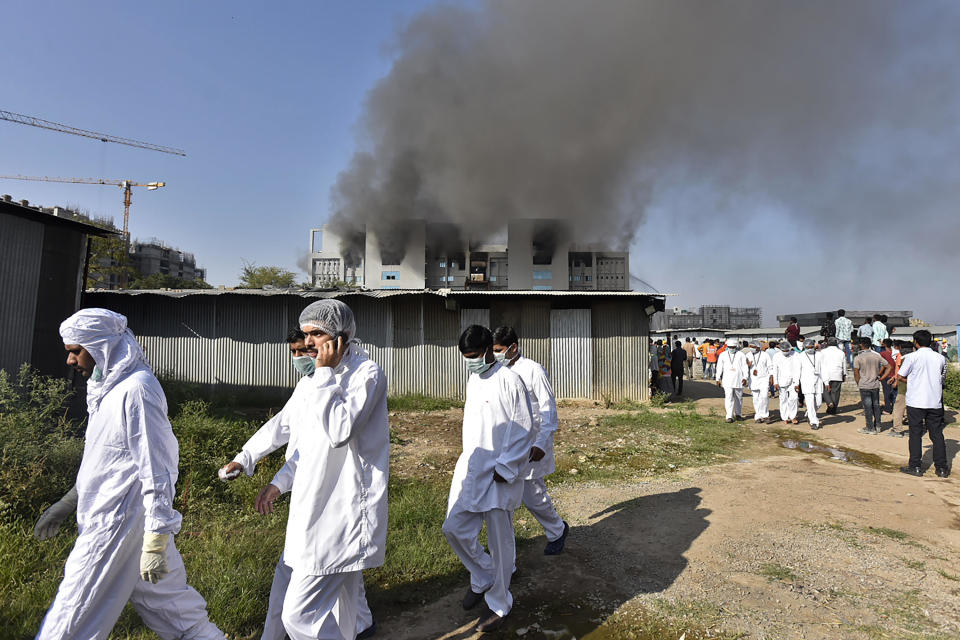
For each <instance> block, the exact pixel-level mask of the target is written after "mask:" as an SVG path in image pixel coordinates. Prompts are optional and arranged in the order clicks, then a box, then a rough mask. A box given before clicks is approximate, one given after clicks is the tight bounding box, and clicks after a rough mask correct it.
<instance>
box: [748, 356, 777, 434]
mask: <svg viewBox="0 0 960 640" xmlns="http://www.w3.org/2000/svg"><path fill="white" fill-rule="evenodd" d="M744 355H745V356H746V358H747V367H748V368H749V369H750V397H751V398H752V399H753V421H754V422H769V421H770V387H771V386H772V385H773V361H772V360H771V359H770V356H769V355H767V352H766V351H763V350H762V349H761V348H760V342H759V341H756V340H754V341H753V342H751V343H750V352H749V353H745V354H744Z"/></svg>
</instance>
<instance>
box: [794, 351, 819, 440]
mask: <svg viewBox="0 0 960 640" xmlns="http://www.w3.org/2000/svg"><path fill="white" fill-rule="evenodd" d="M797 358H798V363H799V365H800V371H799V377H800V380H799V385H798V386H797V392H799V393H800V394H802V396H803V399H804V405H805V406H806V411H807V420H808V421H809V422H810V428H811V429H813V430H814V431H816V430H817V429H819V428H820V419H819V418H817V409H818V408H820V403H821V402H822V399H823V380H822V378H821V373H820V370H821V365H822V360H821V357H820V354H819V353H817V343H816V341H815V340H811V339H807V340H804V342H803V353H801V354H799V355H798V356H797Z"/></svg>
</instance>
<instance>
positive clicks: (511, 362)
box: [493, 327, 570, 556]
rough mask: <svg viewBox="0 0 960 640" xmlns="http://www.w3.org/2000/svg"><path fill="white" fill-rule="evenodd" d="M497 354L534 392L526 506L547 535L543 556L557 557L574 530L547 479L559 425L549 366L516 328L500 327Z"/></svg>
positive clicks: (496, 336) (495, 346) (495, 336)
mask: <svg viewBox="0 0 960 640" xmlns="http://www.w3.org/2000/svg"><path fill="white" fill-rule="evenodd" d="M493 355H494V357H495V358H496V359H497V362H499V363H500V364H501V365H505V366H507V367H509V369H510V371H513V372H514V373H515V374H517V375H518V376H520V379H521V380H523V384H524V385H525V386H526V387H527V392H528V393H529V395H530V409H531V413H532V414H533V421H534V425H535V427H536V429H537V438H536V440H535V441H534V443H533V446H532V447H531V448H530V467H529V469H528V471H527V473H526V474H525V475H524V482H523V506H525V507H526V508H527V510H528V511H530V513H532V514H533V517H534V518H536V519H537V522H539V523H540V526H542V527H543V532H544V533H545V534H546V536H547V546H546V547H544V549H543V555H545V556H555V555H557V554H559V553H560V552H562V551H563V547H564V544H565V543H566V541H567V534H568V533H570V526H569V525H568V524H567V523H566V522H564V521H563V518H561V517H560V515H559V514H557V510H556V509H555V508H554V506H553V501H552V500H551V499H550V495H549V494H548V493H547V485H546V483H545V482H544V481H543V479H544V478H546V477H547V476H548V475H550V474H551V473H553V472H554V471H555V469H556V464H555V462H554V456H553V434H554V433H555V432H556V431H557V426H558V425H559V417H558V416H557V399H556V397H555V396H554V395H553V387H552V386H550V377H549V376H548V375H547V371H546V369H544V368H543V366H542V365H540V363H538V362H535V361H533V360H531V359H530V358H527V357H526V356H524V355H522V354H521V353H520V339H519V337H518V336H517V332H516V331H514V330H513V328H512V327H498V328H497V330H496V331H494V332H493Z"/></svg>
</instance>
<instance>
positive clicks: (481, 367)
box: [463, 354, 493, 375]
mask: <svg viewBox="0 0 960 640" xmlns="http://www.w3.org/2000/svg"><path fill="white" fill-rule="evenodd" d="M486 359H487V356H486V354H483V355H479V356H477V357H476V358H466V357H465V358H464V359H463V364H464V366H465V367H466V368H467V371H469V372H470V373H476V374H478V375H479V374H481V373H485V372H486V371H487V369H489V368H490V367H492V366H493V362H487V361H486Z"/></svg>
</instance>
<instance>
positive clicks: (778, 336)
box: [724, 325, 823, 342]
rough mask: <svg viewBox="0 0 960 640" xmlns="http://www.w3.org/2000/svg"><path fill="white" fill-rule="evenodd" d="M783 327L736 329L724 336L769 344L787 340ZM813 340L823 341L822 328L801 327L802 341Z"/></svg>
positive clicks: (725, 333) (726, 332)
mask: <svg viewBox="0 0 960 640" xmlns="http://www.w3.org/2000/svg"><path fill="white" fill-rule="evenodd" d="M783 329H784V328H783V327H763V328H757V329H734V330H731V331H724V335H725V336H726V337H727V338H736V339H737V340H740V341H743V340H747V341H750V340H761V341H763V342H769V341H770V340H776V341H778V342H779V341H781V340H786V336H785V335H784V334H783ZM808 338H812V339H814V340H817V341H819V340H821V339H822V338H823V336H821V335H820V327H819V326H816V327H811V326H803V325H800V339H801V340H806V339H808Z"/></svg>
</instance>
